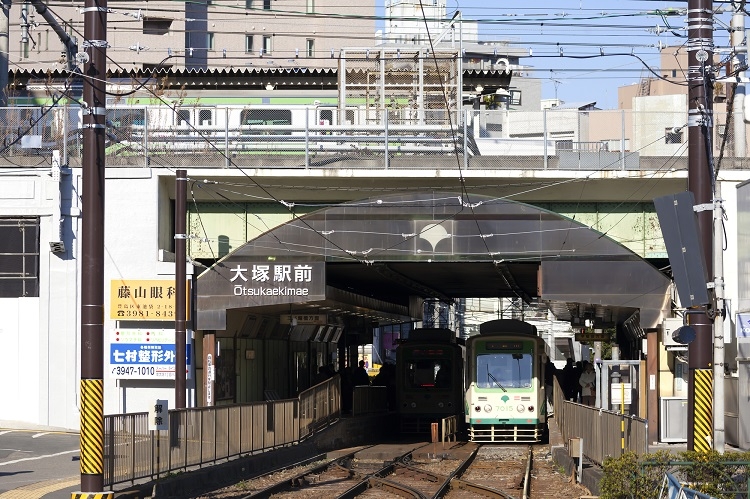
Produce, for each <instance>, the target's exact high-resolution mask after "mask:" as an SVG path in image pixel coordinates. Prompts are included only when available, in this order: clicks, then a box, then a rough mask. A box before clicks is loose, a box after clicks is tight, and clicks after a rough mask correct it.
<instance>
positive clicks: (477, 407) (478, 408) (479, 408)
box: [474, 405, 482, 412]
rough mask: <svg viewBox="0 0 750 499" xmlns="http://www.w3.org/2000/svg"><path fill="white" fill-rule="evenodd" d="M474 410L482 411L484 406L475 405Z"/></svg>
mask: <svg viewBox="0 0 750 499" xmlns="http://www.w3.org/2000/svg"><path fill="white" fill-rule="evenodd" d="M474 411H475V412H481V411H482V408H481V407H479V406H478V405H477V406H475V407H474Z"/></svg>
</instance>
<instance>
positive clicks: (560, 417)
mask: <svg viewBox="0 0 750 499" xmlns="http://www.w3.org/2000/svg"><path fill="white" fill-rule="evenodd" d="M554 410H555V419H556V420H557V425H558V427H559V428H560V432H561V433H562V437H563V439H564V440H565V441H566V442H567V441H568V439H571V438H581V439H582V440H583V455H584V456H586V458H588V459H589V460H590V461H591V462H592V463H595V464H597V465H599V466H601V465H602V464H603V463H604V459H606V458H607V457H618V456H621V455H622V454H624V453H625V452H628V451H632V452H635V453H636V454H639V455H643V454H647V453H648V451H649V449H648V422H647V421H646V420H645V419H640V418H637V417H635V416H630V415H627V414H622V413H618V412H613V411H606V410H600V409H598V408H596V407H588V406H585V405H581V404H577V403H575V402H571V401H569V400H565V396H564V394H563V392H562V389H561V388H560V384H559V383H558V382H557V380H555V384H554Z"/></svg>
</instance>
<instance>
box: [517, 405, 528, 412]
mask: <svg viewBox="0 0 750 499" xmlns="http://www.w3.org/2000/svg"><path fill="white" fill-rule="evenodd" d="M516 410H517V411H518V412H524V411H525V410H526V408H525V407H524V406H523V404H518V407H516Z"/></svg>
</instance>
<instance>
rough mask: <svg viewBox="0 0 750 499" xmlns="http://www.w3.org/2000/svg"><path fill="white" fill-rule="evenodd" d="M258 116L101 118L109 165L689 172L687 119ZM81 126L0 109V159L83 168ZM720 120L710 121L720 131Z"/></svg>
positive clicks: (150, 111) (380, 113)
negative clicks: (0, 140)
mask: <svg viewBox="0 0 750 499" xmlns="http://www.w3.org/2000/svg"><path fill="white" fill-rule="evenodd" d="M263 111H264V109H263V106H262V105H258V106H247V107H241V106H238V107H231V106H227V107H217V106H203V107H201V106H194V107H184V108H180V109H179V110H178V111H177V112H175V111H173V110H172V109H170V108H166V107H164V106H153V107H150V106H123V105H117V106H113V107H109V108H107V113H108V114H107V120H108V129H107V135H106V136H107V142H106V155H107V166H108V167H110V166H111V167H118V166H123V167H128V166H130V167H133V166H158V165H166V166H178V165H180V166H186V167H188V166H189V167H194V168H201V167H203V168H207V167H213V168H234V167H240V168H242V167H262V168H305V169H310V168H329V169H330V168H368V169H389V168H431V169H435V168H438V169H456V168H463V169H552V170H555V169H557V170H659V169H662V168H664V167H665V165H666V164H667V162H668V164H669V168H670V169H681V168H687V164H686V160H687V136H686V135H685V134H684V133H683V132H682V128H681V127H682V126H683V125H684V123H686V121H687V117H686V112H674V113H655V112H647V111H629V110H628V111H624V110H611V111H608V110H596V111H579V110H548V111H538V112H527V111H523V112H521V111H513V110H502V109H500V110H482V111H474V110H466V111H465V113H464V114H463V115H461V116H460V120H458V121H459V122H458V123H450V122H447V121H446V120H445V119H437V118H436V119H432V120H428V119H424V120H421V121H415V120H413V119H409V118H406V117H404V116H402V115H403V114H404V113H399V112H396V111H394V110H391V109H389V110H384V109H380V110H375V111H372V110H361V109H354V110H350V109H346V110H338V109H331V110H329V111H330V112H331V116H339V115H340V114H341V111H345V113H347V115H348V113H351V118H352V119H351V120H347V122H346V123H344V124H339V123H327V122H326V120H323V121H321V120H320V119H318V118H319V117H318V116H316V115H315V113H317V112H320V111H318V110H316V109H315V108H314V107H301V109H296V110H289V111H286V112H287V113H288V116H289V119H288V120H278V119H271V118H270V117H269V118H267V119H262V120H258V119H254V120H248V119H246V116H247V114H243V113H259V114H262V112H263ZM267 111H268V112H269V113H271V112H276V113H278V112H280V111H278V110H276V111H273V110H267ZM369 114H372V115H373V116H375V117H376V118H375V119H372V118H367V117H366V116H369ZM434 114H435V116H445V115H447V113H446V112H445V111H444V110H435V113H434ZM81 116H82V115H81V111H80V109H79V108H77V107H72V106H69V107H65V106H63V107H59V108H53V109H52V110H50V109H49V108H41V107H15V108H0V117H2V118H4V119H3V120H0V130H2V132H3V136H4V137H5V145H4V146H3V147H2V149H3V155H4V156H6V157H7V156H14V157H18V158H24V157H29V159H28V163H29V165H35V164H37V163H38V157H40V156H42V157H46V156H51V154H52V153H53V151H59V152H60V154H61V156H62V158H61V159H62V161H63V164H67V165H70V166H77V165H80V162H81V158H82V151H83V137H82V133H81V131H82V120H81ZM726 120H727V116H725V115H721V114H718V113H715V121H716V123H717V124H720V123H722V122H725V121H726ZM30 124H31V125H30ZM724 133H726V134H729V135H728V136H727V138H726V140H724V136H723V134H724ZM732 133H733V129H730V128H728V127H725V126H719V125H717V126H716V128H715V129H714V134H715V137H714V140H712V144H713V145H714V149H715V151H714V154H715V155H716V156H717V157H719V155H721V156H722V157H723V158H724V160H723V164H722V168H725V169H737V168H740V169H744V168H749V167H750V161H748V158H747V155H746V154H745V155H744V156H743V157H735V155H734V154H733V144H734V142H735V141H734V139H733V137H732V136H731V134H732ZM722 147H723V148H724V149H722ZM33 158H37V161H33Z"/></svg>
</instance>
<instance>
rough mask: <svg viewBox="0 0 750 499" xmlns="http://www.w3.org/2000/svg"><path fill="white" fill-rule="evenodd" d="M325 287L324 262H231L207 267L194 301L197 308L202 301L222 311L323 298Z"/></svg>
mask: <svg viewBox="0 0 750 499" xmlns="http://www.w3.org/2000/svg"><path fill="white" fill-rule="evenodd" d="M325 286H326V280H325V262H295V263H292V262H276V261H272V262H269V261H264V262H257V261H256V262H248V261H236V260H235V261H228V262H226V263H224V264H220V265H216V266H214V267H212V268H211V272H210V274H209V276H207V277H204V278H203V280H202V281H201V285H200V287H199V288H198V300H199V306H200V307H201V309H203V308H204V307H203V305H200V302H202V301H204V300H213V301H216V302H217V303H216V304H215V306H216V307H217V308H218V307H219V305H221V307H220V308H222V309H227V308H237V307H246V306H262V305H278V304H282V303H296V302H309V301H316V300H323V299H325ZM211 308H213V307H211Z"/></svg>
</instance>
